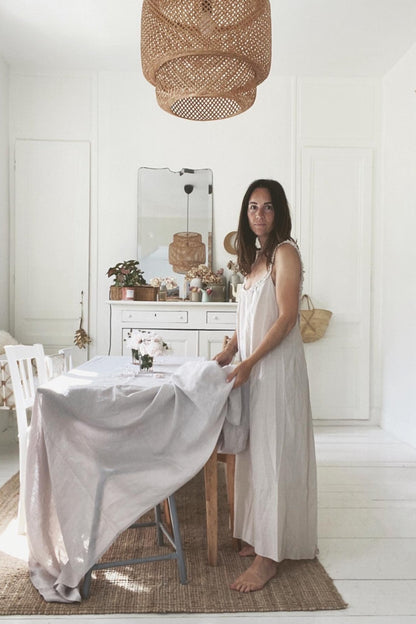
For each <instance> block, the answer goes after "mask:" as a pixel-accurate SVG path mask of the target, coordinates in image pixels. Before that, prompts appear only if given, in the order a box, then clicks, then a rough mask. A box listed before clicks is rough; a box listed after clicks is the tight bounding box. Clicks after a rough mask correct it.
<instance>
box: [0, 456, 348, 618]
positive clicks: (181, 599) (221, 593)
mask: <svg viewBox="0 0 416 624" xmlns="http://www.w3.org/2000/svg"><path fill="white" fill-rule="evenodd" d="M224 481H225V480H224V474H223V470H222V466H220V468H219V508H220V509H221V510H222V511H220V517H219V525H220V531H219V556H218V565H217V566H216V567H210V566H209V565H208V564H207V560H206V543H205V509H204V505H205V502H204V495H203V477H202V474H199V475H197V476H196V477H195V478H194V479H193V480H192V481H191V482H190V483H188V484H187V485H185V486H184V487H183V488H182V489H181V490H180V491H179V492H178V493H177V494H176V501H177V506H178V514H179V519H180V523H181V533H182V538H183V546H184V550H185V555H186V563H187V572H188V579H189V582H188V584H187V585H180V583H179V581H178V575H177V568H176V562H175V561H161V562H153V563H148V564H140V565H136V566H131V567H130V568H113V569H109V570H102V571H99V572H97V573H96V576H95V578H94V580H93V582H92V585H91V594H90V598H89V599H88V600H85V601H83V602H82V603H81V604H70V605H65V604H58V603H47V602H45V601H44V600H43V599H42V598H41V597H40V596H39V594H38V592H37V591H36V590H35V589H34V588H33V587H32V585H31V583H30V580H29V576H28V571H27V563H26V562H25V561H24V560H22V559H21V558H20V557H19V555H16V554H13V552H12V551H11V549H10V547H9V545H10V538H9V537H7V539H6V541H7V547H6V546H5V540H4V535H6V536H7V532H8V531H9V532H10V526H12V525H10V522H13V518H14V517H15V516H16V510H17V500H18V487H19V482H18V476H17V475H15V476H14V477H13V478H12V479H11V480H10V481H8V483H6V484H5V485H4V486H3V487H2V488H1V490H0V615H70V614H73V615H81V614H103V613H108V614H110V613H235V612H261V611H316V610H328V609H344V608H346V606H347V605H346V604H345V602H344V601H343V599H342V597H341V596H340V595H339V593H338V591H337V590H336V588H335V586H334V584H333V582H332V581H331V579H330V578H329V577H328V575H327V573H326V572H325V570H324V568H323V567H322V565H321V564H320V563H319V561H318V560H317V559H315V560H313V561H298V562H294V561H285V562H283V563H282V564H280V565H279V571H278V574H277V576H276V577H275V578H274V579H273V580H272V581H271V582H270V583H268V585H267V586H266V587H265V588H264V589H263V590H262V591H259V592H254V593H250V594H240V593H238V592H235V591H232V590H230V589H229V587H228V586H229V584H230V582H231V581H232V580H234V579H235V578H236V577H237V576H238V575H239V574H241V573H242V572H243V570H244V569H245V568H246V567H247V566H248V565H249V564H250V560H249V559H248V558H242V557H240V556H239V555H238V553H237V552H235V550H233V545H232V541H231V538H230V534H229V531H228V518H227V510H226V507H227V506H226V494H225V482H224ZM7 527H9V529H8V528H7ZM2 534H3V541H1V535H2ZM20 539H22V538H20ZM1 544H4V546H3V547H2V546H1ZM162 548H164V549H168V547H167V546H164V547H162ZM157 550H158V547H157V546H155V535H154V528H151V529H147V528H146V529H139V530H137V529H130V530H128V531H126V532H125V533H123V534H122V535H121V536H120V537H119V538H118V540H117V541H116V542H115V544H113V546H112V547H111V549H110V551H109V552H108V553H107V555H106V559H110V558H123V557H124V558H127V557H131V556H132V554H131V553H133V552H139V553H143V554H145V555H149V554H151V553H155V551H157ZM159 552H160V550H159Z"/></svg>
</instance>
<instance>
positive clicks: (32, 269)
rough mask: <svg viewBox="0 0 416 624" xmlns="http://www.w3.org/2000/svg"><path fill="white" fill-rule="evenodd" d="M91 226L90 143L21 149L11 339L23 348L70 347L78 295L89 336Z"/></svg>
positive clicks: (32, 144)
mask: <svg viewBox="0 0 416 624" xmlns="http://www.w3.org/2000/svg"><path fill="white" fill-rule="evenodd" d="M89 220H90V145H89V143H88V142H84V141H34V140H33V141H32V140H18V141H16V146H15V224H14V234H15V237H14V269H15V284H14V295H15V296H14V304H15V311H14V318H15V329H14V331H15V334H16V337H17V338H18V339H19V340H20V341H21V342H23V343H34V342H40V343H42V344H43V345H44V346H45V350H46V351H48V352H52V351H55V350H56V349H57V348H59V347H61V346H65V345H71V344H72V342H73V337H74V332H75V330H76V329H78V325H79V317H80V300H81V291H83V292H84V328H85V329H86V330H88V274H89ZM81 353H82V355H83V356H84V357H85V352H81ZM76 359H78V358H76ZM81 359H83V358H81Z"/></svg>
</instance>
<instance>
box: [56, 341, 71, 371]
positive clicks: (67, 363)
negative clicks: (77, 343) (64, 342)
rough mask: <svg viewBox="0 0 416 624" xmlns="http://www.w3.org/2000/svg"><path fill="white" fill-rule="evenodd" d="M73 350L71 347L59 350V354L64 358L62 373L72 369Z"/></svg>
mask: <svg viewBox="0 0 416 624" xmlns="http://www.w3.org/2000/svg"><path fill="white" fill-rule="evenodd" d="M73 350H74V349H73V347H65V348H64V349H59V353H60V354H62V355H63V356H64V373H67V372H68V371H70V370H71V368H72V353H73Z"/></svg>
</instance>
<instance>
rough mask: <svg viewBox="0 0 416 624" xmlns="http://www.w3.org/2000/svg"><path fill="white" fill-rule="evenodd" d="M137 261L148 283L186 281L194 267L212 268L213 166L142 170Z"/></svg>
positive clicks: (139, 178)
mask: <svg viewBox="0 0 416 624" xmlns="http://www.w3.org/2000/svg"><path fill="white" fill-rule="evenodd" d="M138 259H139V262H140V268H141V269H142V271H143V272H144V277H145V278H146V281H147V282H150V280H151V279H152V278H154V277H160V278H165V277H170V276H172V277H174V278H175V280H176V282H177V283H178V284H179V285H181V284H182V283H183V281H184V280H183V278H184V274H185V273H186V272H187V271H188V269H189V268H191V267H192V266H197V265H198V264H206V265H207V266H208V267H210V268H211V265H212V171H211V170H210V169H181V171H171V170H170V169H167V168H166V169H151V168H148V167H141V168H140V169H139V173H138Z"/></svg>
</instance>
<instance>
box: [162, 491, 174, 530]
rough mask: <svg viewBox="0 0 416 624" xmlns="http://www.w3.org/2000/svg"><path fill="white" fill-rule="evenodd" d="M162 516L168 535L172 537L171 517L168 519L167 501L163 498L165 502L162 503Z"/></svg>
mask: <svg viewBox="0 0 416 624" xmlns="http://www.w3.org/2000/svg"><path fill="white" fill-rule="evenodd" d="M163 515H164V516H165V527H166V528H167V530H168V531H169V533H170V534H171V535H172V534H173V531H172V520H171V517H170V511H169V501H168V499H167V498H165V500H164V501H163Z"/></svg>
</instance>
